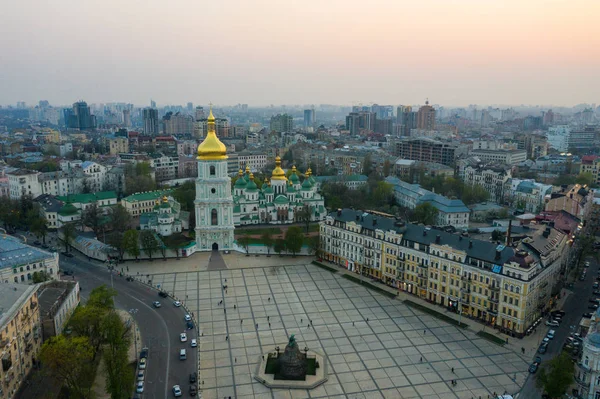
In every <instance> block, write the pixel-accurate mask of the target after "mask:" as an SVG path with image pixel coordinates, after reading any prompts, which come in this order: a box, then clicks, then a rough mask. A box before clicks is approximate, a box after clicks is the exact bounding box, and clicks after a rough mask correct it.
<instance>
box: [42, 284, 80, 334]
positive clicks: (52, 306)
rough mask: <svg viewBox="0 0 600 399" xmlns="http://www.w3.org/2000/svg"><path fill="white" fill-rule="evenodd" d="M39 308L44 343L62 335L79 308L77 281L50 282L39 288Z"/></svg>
mask: <svg viewBox="0 0 600 399" xmlns="http://www.w3.org/2000/svg"><path fill="white" fill-rule="evenodd" d="M38 297H39V304H40V306H39V308H40V315H41V325H42V333H43V339H44V341H45V340H47V339H48V338H50V337H54V336H56V335H60V334H62V332H63V330H64V327H65V325H66V324H67V321H69V318H70V317H71V315H72V314H73V312H75V309H76V308H77V306H79V302H80V297H79V283H78V282H77V281H51V282H47V283H44V284H42V285H41V286H40V289H39V293H38Z"/></svg>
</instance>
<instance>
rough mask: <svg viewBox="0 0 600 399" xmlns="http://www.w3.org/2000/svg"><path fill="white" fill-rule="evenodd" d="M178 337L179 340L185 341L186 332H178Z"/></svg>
mask: <svg viewBox="0 0 600 399" xmlns="http://www.w3.org/2000/svg"><path fill="white" fill-rule="evenodd" d="M179 339H180V340H181V342H186V341H187V334H186V333H181V334H179Z"/></svg>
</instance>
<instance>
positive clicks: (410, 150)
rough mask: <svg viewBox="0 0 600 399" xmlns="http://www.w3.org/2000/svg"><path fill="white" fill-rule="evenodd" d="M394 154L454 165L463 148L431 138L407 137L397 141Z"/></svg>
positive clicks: (403, 157) (404, 157)
mask: <svg viewBox="0 0 600 399" xmlns="http://www.w3.org/2000/svg"><path fill="white" fill-rule="evenodd" d="M393 151H394V155H396V156H397V157H400V158H402V159H411V160H414V161H425V162H436V163H441V164H444V165H454V160H455V158H456V156H458V155H459V154H460V152H461V150H460V149H459V148H458V146H456V145H454V144H452V143H446V142H442V141H437V140H433V139H430V138H407V139H400V140H398V141H396V142H395V144H394V147H393Z"/></svg>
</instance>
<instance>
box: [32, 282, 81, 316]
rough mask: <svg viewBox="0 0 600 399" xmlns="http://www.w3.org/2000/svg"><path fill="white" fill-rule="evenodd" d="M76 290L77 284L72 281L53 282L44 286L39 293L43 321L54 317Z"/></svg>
mask: <svg viewBox="0 0 600 399" xmlns="http://www.w3.org/2000/svg"><path fill="white" fill-rule="evenodd" d="M74 288H75V283H73V282H71V281H52V282H50V283H46V284H43V285H42V286H41V288H40V291H39V293H38V302H39V303H40V313H41V314H42V319H46V318H47V317H50V318H51V317H54V315H55V314H56V312H57V311H58V309H59V308H60V305H62V303H63V302H64V300H65V298H67V296H68V295H69V293H70V292H71V291H72V290H73V289H74Z"/></svg>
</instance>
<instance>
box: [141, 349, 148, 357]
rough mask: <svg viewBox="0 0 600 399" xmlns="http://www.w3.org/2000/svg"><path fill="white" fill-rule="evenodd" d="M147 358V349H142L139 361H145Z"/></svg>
mask: <svg viewBox="0 0 600 399" xmlns="http://www.w3.org/2000/svg"><path fill="white" fill-rule="evenodd" d="M147 357H148V348H146V347H144V348H142V351H141V352H140V359H145V358H147Z"/></svg>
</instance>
